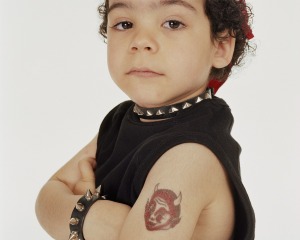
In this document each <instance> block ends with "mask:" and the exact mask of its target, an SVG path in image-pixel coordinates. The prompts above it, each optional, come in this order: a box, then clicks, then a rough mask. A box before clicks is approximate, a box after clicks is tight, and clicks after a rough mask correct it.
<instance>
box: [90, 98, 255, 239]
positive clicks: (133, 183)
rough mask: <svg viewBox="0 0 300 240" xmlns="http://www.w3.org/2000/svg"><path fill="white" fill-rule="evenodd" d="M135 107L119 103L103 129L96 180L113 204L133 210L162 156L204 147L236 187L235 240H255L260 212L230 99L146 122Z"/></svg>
mask: <svg viewBox="0 0 300 240" xmlns="http://www.w3.org/2000/svg"><path fill="white" fill-rule="evenodd" d="M133 107H134V103H133V102H132V101H126V102H123V103H121V104H119V105H118V106H116V107H115V108H114V109H112V110H111V111H110V112H109V113H108V114H107V116H106V117H105V118H104V120H103V122H102V124H101V126H100V130H99V137H98V142H97V153H96V159H97V168H96V170H95V175H96V185H97V186H98V185H100V184H101V185H102V186H101V187H102V191H103V194H105V195H107V199H108V200H111V201H115V202H120V203H124V204H127V205H129V206H131V207H132V206H133V205H134V203H135V202H136V200H137V198H138V196H139V194H140V192H141V190H142V188H143V185H144V182H145V180H146V178H147V175H148V173H149V171H150V170H151V168H152V167H153V165H154V164H155V162H156V161H157V160H158V159H159V158H160V156H161V155H162V154H164V153H165V152H166V151H167V150H169V149H170V148H172V147H174V146H176V145H178V144H181V143H187V142H190V143H199V144H202V145H204V146H206V147H207V148H209V149H210V150H211V151H212V152H213V153H214V154H215V155H216V156H217V158H218V159H219V161H220V162H221V164H222V165H223V167H224V169H225V170H226V172H227V175H228V178H229V180H230V183H231V185H232V193H233V196H234V202H235V230H234V239H236V240H250V239H254V227H255V217H254V211H253V208H252V206H251V203H250V200H249V197H248V194H247V192H246V190H245V188H244V186H243V184H242V181H241V176H240V166H239V155H240V152H241V148H240V146H239V144H238V143H237V142H236V141H235V140H234V139H233V138H232V136H231V134H230V132H231V128H232V125H233V117H232V114H231V111H230V108H229V107H228V105H227V104H226V103H225V102H224V100H222V99H220V98H217V97H215V96H214V97H213V99H207V100H203V101H202V102H200V103H199V104H195V105H193V106H192V107H190V108H187V109H185V110H182V111H179V112H178V114H177V115H176V116H175V117H173V118H170V119H167V120H163V121H158V122H146V123H145V122H141V121H140V120H139V118H138V117H137V116H136V115H135V113H133ZM195 187H196V186H195Z"/></svg>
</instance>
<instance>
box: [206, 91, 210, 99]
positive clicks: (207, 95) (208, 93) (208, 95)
mask: <svg viewBox="0 0 300 240" xmlns="http://www.w3.org/2000/svg"><path fill="white" fill-rule="evenodd" d="M208 98H209V99H211V92H210V91H208V92H206V93H205V99H208Z"/></svg>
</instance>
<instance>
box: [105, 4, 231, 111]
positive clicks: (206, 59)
mask: <svg viewBox="0 0 300 240" xmlns="http://www.w3.org/2000/svg"><path fill="white" fill-rule="evenodd" d="M164 2H165V4H163V3H161V2H160V1H157V0H152V1H149V0H131V1H122V5H121V4H119V3H120V1H119V0H111V1H110V9H111V10H110V12H109V14H108V28H107V49H108V67H109V71H110V74H111V77H112V79H113V80H114V81H115V83H116V84H117V85H118V86H119V87H120V88H121V89H122V90H123V91H124V92H125V93H126V94H127V95H128V96H129V98H130V99H132V100H133V101H134V102H135V103H137V104H138V105H140V106H142V107H158V106H162V105H170V104H172V103H176V102H180V101H183V100H185V99H188V98H191V97H193V96H196V95H198V94H200V93H201V92H203V91H204V90H205V88H206V86H207V81H208V76H209V72H210V69H211V67H212V66H214V67H217V68H221V67H224V66H226V65H228V63H229V60H230V59H231V56H232V51H233V50H232V49H231V47H232V45H234V41H233V40H232V39H231V38H230V39H229V40H228V41H227V42H226V43H220V42H216V41H212V40H211V36H210V25H209V20H208V18H207V17H206V15H205V13H204V8H203V2H202V1H198V0H197V1H196V0H189V1H185V3H186V4H189V6H191V7H189V6H185V5H181V4H166V2H167V1H164ZM116 4H118V5H116ZM135 69H136V71H135Z"/></svg>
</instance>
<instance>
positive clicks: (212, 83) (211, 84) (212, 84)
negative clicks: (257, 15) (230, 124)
mask: <svg viewBox="0 0 300 240" xmlns="http://www.w3.org/2000/svg"><path fill="white" fill-rule="evenodd" d="M238 2H239V3H242V5H243V7H242V9H241V11H242V13H243V15H244V16H245V19H244V24H243V26H242V28H243V31H244V34H245V36H246V38H247V39H248V40H250V39H252V38H254V35H253V32H252V29H251V27H250V26H249V24H248V20H249V16H248V12H247V5H246V2H245V0H238ZM231 67H232V64H231ZM231 67H230V68H231ZM225 81H226V80H225ZM225 81H220V80H218V79H211V80H210V81H209V83H208V88H211V89H212V90H213V94H215V93H216V92H217V91H218V89H219V88H220V87H221V86H222V85H223V84H224V83H225Z"/></svg>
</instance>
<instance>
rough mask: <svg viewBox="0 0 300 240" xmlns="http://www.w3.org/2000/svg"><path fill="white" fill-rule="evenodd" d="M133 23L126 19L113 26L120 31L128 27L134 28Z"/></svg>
mask: <svg viewBox="0 0 300 240" xmlns="http://www.w3.org/2000/svg"><path fill="white" fill-rule="evenodd" d="M132 26H133V24H132V23H131V22H128V21H124V22H119V23H117V24H116V25H114V26H113V28H115V29H117V30H120V31H124V30H126V29H130V28H132Z"/></svg>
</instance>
